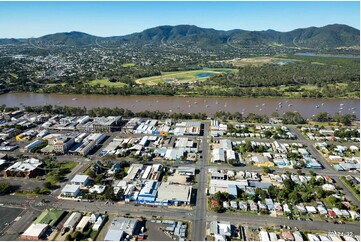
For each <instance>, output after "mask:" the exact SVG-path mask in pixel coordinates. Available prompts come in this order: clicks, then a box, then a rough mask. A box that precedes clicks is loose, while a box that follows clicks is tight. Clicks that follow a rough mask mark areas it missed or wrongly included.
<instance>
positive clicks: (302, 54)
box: [295, 52, 360, 58]
mask: <svg viewBox="0 0 361 242" xmlns="http://www.w3.org/2000/svg"><path fill="white" fill-rule="evenodd" d="M295 55H298V56H311V57H312V56H317V57H335V58H360V56H357V55H327V54H316V53H312V52H304V53H296V54H295Z"/></svg>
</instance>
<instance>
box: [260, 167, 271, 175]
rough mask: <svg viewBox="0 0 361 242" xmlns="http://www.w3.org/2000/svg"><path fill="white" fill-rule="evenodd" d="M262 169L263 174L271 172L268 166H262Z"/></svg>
mask: <svg viewBox="0 0 361 242" xmlns="http://www.w3.org/2000/svg"><path fill="white" fill-rule="evenodd" d="M262 170H263V173H264V174H269V173H271V172H272V171H271V169H270V168H269V167H266V166H264V167H262Z"/></svg>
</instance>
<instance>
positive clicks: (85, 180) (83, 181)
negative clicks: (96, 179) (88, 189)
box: [71, 174, 89, 186]
mask: <svg viewBox="0 0 361 242" xmlns="http://www.w3.org/2000/svg"><path fill="white" fill-rule="evenodd" d="M71 184H73V185H79V186H86V185H88V184H89V176H88V175H79V174H78V175H75V176H74V178H73V179H72V180H71Z"/></svg>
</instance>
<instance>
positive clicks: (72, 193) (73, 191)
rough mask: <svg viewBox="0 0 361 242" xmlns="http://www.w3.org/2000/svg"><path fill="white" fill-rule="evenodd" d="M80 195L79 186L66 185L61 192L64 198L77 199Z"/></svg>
mask: <svg viewBox="0 0 361 242" xmlns="http://www.w3.org/2000/svg"><path fill="white" fill-rule="evenodd" d="M79 193H80V186H79V185H69V184H67V185H65V187H64V188H63V189H62V190H61V195H62V196H64V197H77V196H78V195H79Z"/></svg>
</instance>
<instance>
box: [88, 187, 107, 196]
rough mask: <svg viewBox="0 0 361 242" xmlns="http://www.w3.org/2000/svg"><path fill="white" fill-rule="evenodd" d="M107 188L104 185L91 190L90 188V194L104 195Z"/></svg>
mask: <svg viewBox="0 0 361 242" xmlns="http://www.w3.org/2000/svg"><path fill="white" fill-rule="evenodd" d="M105 188H106V186H104V185H94V186H92V187H91V188H89V193H97V194H103V193H104V191H105Z"/></svg>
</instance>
